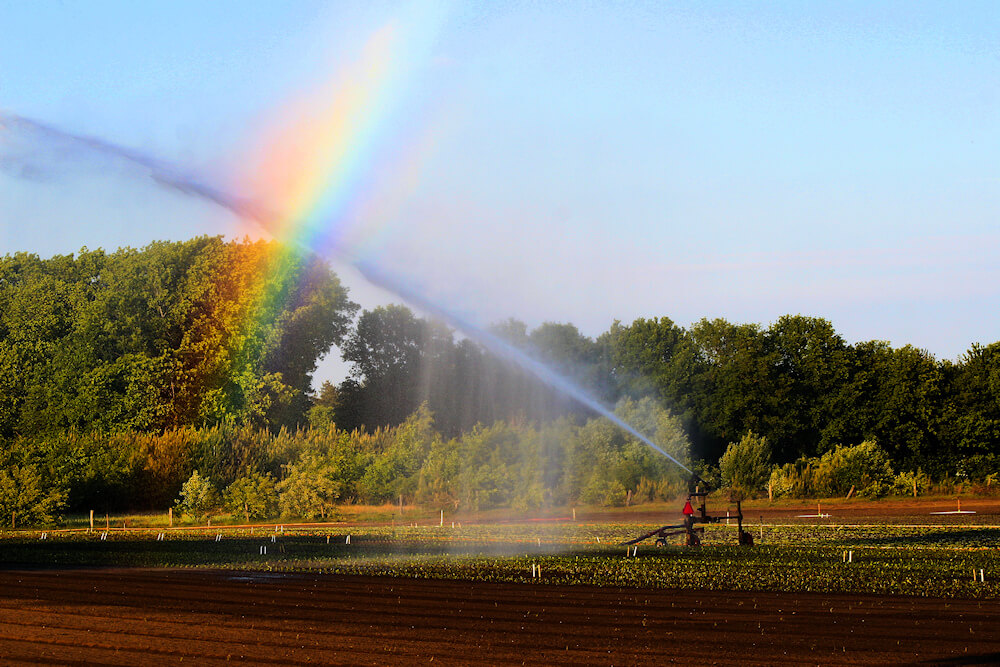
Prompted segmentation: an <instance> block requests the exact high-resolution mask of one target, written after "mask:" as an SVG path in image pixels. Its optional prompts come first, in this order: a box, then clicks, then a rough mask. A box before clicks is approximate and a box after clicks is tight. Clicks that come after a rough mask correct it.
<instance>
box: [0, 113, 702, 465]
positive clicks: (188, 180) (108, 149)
mask: <svg viewBox="0 0 1000 667" xmlns="http://www.w3.org/2000/svg"><path fill="white" fill-rule="evenodd" d="M0 132H6V133H9V134H19V135H22V136H23V137H24V138H29V139H30V138H34V139H37V140H42V141H50V142H54V143H56V144H60V145H61V147H62V148H63V149H73V150H75V152H76V153H77V154H78V155H79V156H80V157H83V158H86V155H85V154H84V153H85V152H92V153H95V154H98V155H101V156H103V157H106V158H113V159H116V160H119V161H123V162H124V163H125V164H127V165H130V166H132V167H133V168H138V170H139V172H140V173H144V174H145V175H146V176H148V177H149V178H152V179H153V180H154V181H155V182H156V183H158V184H160V185H161V186H163V187H166V188H170V189H172V190H175V191H177V192H179V193H181V194H184V195H186V196H189V197H197V198H199V199H203V200H205V201H208V202H211V203H212V204H215V205H217V206H221V207H223V208H225V209H227V210H229V211H232V212H233V213H235V214H236V215H238V216H240V217H241V218H244V219H248V220H253V221H254V222H256V223H257V224H259V225H260V226H261V227H262V228H263V229H264V230H265V231H268V232H269V233H270V232H271V231H272V230H273V221H274V220H275V219H276V216H274V215H273V214H270V213H269V212H268V211H267V210H265V209H264V208H262V207H261V206H259V205H258V204H257V203H256V202H254V201H253V200H252V199H249V198H244V197H238V196H235V195H232V194H230V193H228V192H225V191H224V190H221V189H219V188H216V187H214V186H212V185H210V184H208V183H205V182H203V181H202V180H200V179H197V178H194V177H192V176H190V175H187V174H185V173H184V172H183V171H182V170H179V169H177V168H176V167H174V166H173V165H170V164H168V163H166V162H164V161H162V160H158V159H156V158H153V157H151V156H149V155H145V154H143V153H140V152H138V151H135V150H131V149H128V148H124V147H121V146H118V145H115V144H113V143H110V142H108V141H104V140H103V139H98V138H96V137H89V136H85V135H79V134H73V133H71V132H65V131H63V130H60V129H57V128H55V127H53V126H51V125H47V124H45V123H40V122H38V121H34V120H31V119H28V118H25V117H23V116H18V115H15V114H10V113H4V112H0ZM297 246H298V247H299V248H301V249H302V250H303V251H304V252H307V253H311V254H312V253H315V252H316V251H315V250H314V249H313V248H310V247H307V246H306V245H305V244H302V243H298V244H297ZM331 254H332V255H334V256H332V257H328V259H336V260H339V261H342V262H346V263H348V264H350V265H351V266H353V267H354V268H355V269H356V270H357V271H358V272H360V273H361V275H362V276H363V277H364V278H365V279H366V280H367V281H369V282H370V283H372V284H373V285H376V286H378V287H381V288H382V289H385V290H387V291H389V292H392V293H393V294H395V295H396V296H398V297H400V298H401V299H403V300H404V301H406V302H407V303H409V304H410V305H411V306H414V307H416V308H419V309H420V310H422V311H424V312H426V313H427V314H429V315H431V316H432V317H434V318H436V319H438V320H440V321H442V322H444V323H446V324H448V325H449V326H451V327H452V328H454V329H455V330H457V331H459V332H460V333H462V334H463V335H465V336H468V337H469V338H472V339H474V340H476V341H478V342H479V343H481V344H482V345H484V346H485V347H486V348H487V349H488V350H490V351H491V352H493V353H494V354H497V355H499V356H501V357H503V358H505V359H508V360H510V361H512V362H514V363H516V364H517V365H519V366H520V367H522V368H523V369H525V370H527V371H528V372H530V373H531V374H533V375H534V376H535V377H537V378H538V379H540V380H541V381H543V382H545V383H546V384H548V385H549V386H551V387H553V388H554V389H557V390H559V391H560V392H562V393H564V394H565V395H567V396H569V397H570V398H572V399H574V400H575V401H577V402H579V403H580V404H581V405H583V406H585V407H587V408H589V409H590V410H593V411H594V412H595V413H597V414H599V415H601V416H602V417H604V418H606V419H608V420H609V421H611V422H612V423H614V424H615V425H616V426H618V427H619V428H621V429H622V430H624V431H625V432H627V433H629V434H630V435H632V436H633V437H635V438H636V439H638V440H639V441H640V442H642V443H643V444H645V445H647V446H649V447H651V448H652V449H653V450H655V451H657V452H659V453H660V454H662V455H663V456H665V457H667V458H668V459H669V460H671V461H673V462H674V463H675V464H677V465H678V466H680V467H681V468H682V469H683V470H685V471H687V472H688V473H690V474H691V475H694V472H693V471H692V470H691V469H690V468H688V467H687V466H686V465H684V464H683V463H681V462H680V461H678V460H677V459H676V458H675V457H673V456H671V455H670V454H669V453H668V452H666V451H664V450H663V449H662V448H661V447H659V446H658V445H657V444H656V443H654V442H653V441H652V440H650V439H649V438H648V437H646V436H645V435H643V434H642V433H641V432H639V431H638V430H637V429H636V428H635V427H633V426H632V425H630V424H629V423H628V422H626V421H625V420H623V419H622V418H621V417H619V416H618V415H616V414H615V413H614V412H613V411H612V410H610V409H609V408H607V407H606V406H604V405H603V404H602V403H601V402H600V401H599V400H597V399H596V398H594V397H593V396H591V395H590V394H588V393H587V392H586V391H584V390H583V389H581V388H580V387H579V386H577V385H576V384H575V383H573V382H571V381H570V380H568V379H567V378H565V377H563V376H562V375H561V374H559V373H557V372H556V371H554V370H552V369H551V368H549V367H548V366H546V365H545V364H543V363H542V362H540V361H538V360H537V359H535V358H534V357H532V356H531V355H529V354H527V353H526V352H524V351H523V350H521V349H519V348H517V347H515V346H514V345H511V344H510V343H509V342H507V341H506V340H504V339H503V338H501V337H499V336H497V335H496V334H493V333H491V332H489V331H487V330H486V329H483V328H482V327H480V326H477V325H475V324H473V323H471V322H469V321H468V320H466V319H465V318H463V317H461V316H460V315H458V314H457V313H455V312H453V311H451V310H449V309H447V308H445V307H444V306H441V305H439V304H437V303H434V302H433V301H432V300H430V299H429V298H427V297H426V296H424V295H423V294H421V293H419V292H417V291H416V290H414V289H413V288H411V287H408V286H406V284H405V283H404V282H403V281H401V280H399V279H397V278H395V277H393V276H392V275H391V274H389V273H388V272H386V271H384V270H382V269H380V268H378V267H377V266H375V265H374V264H373V263H371V262H367V261H364V260H362V259H360V258H358V257H356V256H353V255H352V254H351V253H350V252H348V251H344V250H338V251H336V252H335V253H331Z"/></svg>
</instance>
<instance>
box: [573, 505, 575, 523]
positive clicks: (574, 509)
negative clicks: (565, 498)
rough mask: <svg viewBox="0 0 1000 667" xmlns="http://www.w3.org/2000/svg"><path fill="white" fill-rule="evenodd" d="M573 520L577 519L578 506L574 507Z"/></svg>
mask: <svg viewBox="0 0 1000 667" xmlns="http://www.w3.org/2000/svg"><path fill="white" fill-rule="evenodd" d="M573 521H576V508H575V507H574V508H573Z"/></svg>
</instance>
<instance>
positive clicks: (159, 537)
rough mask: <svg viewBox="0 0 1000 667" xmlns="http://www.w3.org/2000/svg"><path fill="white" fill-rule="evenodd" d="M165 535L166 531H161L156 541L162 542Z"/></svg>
mask: <svg viewBox="0 0 1000 667" xmlns="http://www.w3.org/2000/svg"><path fill="white" fill-rule="evenodd" d="M165 535H166V533H159V534H157V536H156V541H157V542H162V541H163V538H164V536H165Z"/></svg>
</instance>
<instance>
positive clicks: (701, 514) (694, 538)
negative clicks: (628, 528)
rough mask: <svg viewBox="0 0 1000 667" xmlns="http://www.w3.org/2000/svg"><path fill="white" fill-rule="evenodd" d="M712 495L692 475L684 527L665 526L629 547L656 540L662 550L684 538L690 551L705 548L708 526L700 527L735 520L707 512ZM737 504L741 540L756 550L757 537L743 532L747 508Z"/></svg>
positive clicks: (642, 536)
mask: <svg viewBox="0 0 1000 667" xmlns="http://www.w3.org/2000/svg"><path fill="white" fill-rule="evenodd" d="M702 489H704V490H702ZM709 493H711V490H710V489H709V488H708V485H707V484H705V482H704V480H702V479H701V478H700V477H698V476H697V475H692V476H691V480H690V481H689V482H688V496H687V500H686V501H685V502H684V509H683V510H682V512H683V514H684V521H683V523H675V524H671V525H669V526H661V527H659V528H657V529H656V530H652V531H650V532H648V533H646V534H644V535H640V536H639V537H637V538H635V539H634V540H629V541H628V542H626V543H625V544H638V543H639V542H642V541H643V540H648V539H650V538H654V537H655V538H656V546H658V547H662V546H666V544H667V538H668V537H673V536H676V535H684V536H686V537H685V542H684V543H685V545H687V546H689V547H698V546H701V538H702V536H703V535H704V534H705V526H704V525H699V524H709V523H718V522H719V521H722V520H725V519H730V518H732V517H730V516H728V512H727V516H724V517H718V516H712V515H710V514H709V513H708V511H707V510H706V509H705V500H706V498H708V494H709ZM734 502H735V503H736V525H737V526H738V532H737V535H738V538H737V539H738V540H739V543H740V544H741V545H743V546H748V547H752V546H753V535H751V534H750V533H749V532H747V531H745V530H743V508H742V507H741V505H740V501H739V500H737V499H734Z"/></svg>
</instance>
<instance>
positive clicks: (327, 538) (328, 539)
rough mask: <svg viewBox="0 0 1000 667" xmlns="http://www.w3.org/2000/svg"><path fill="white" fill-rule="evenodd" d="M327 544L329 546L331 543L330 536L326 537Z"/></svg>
mask: <svg viewBox="0 0 1000 667" xmlns="http://www.w3.org/2000/svg"><path fill="white" fill-rule="evenodd" d="M326 543H327V544H329V543H330V536H329V535H327V536H326Z"/></svg>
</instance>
